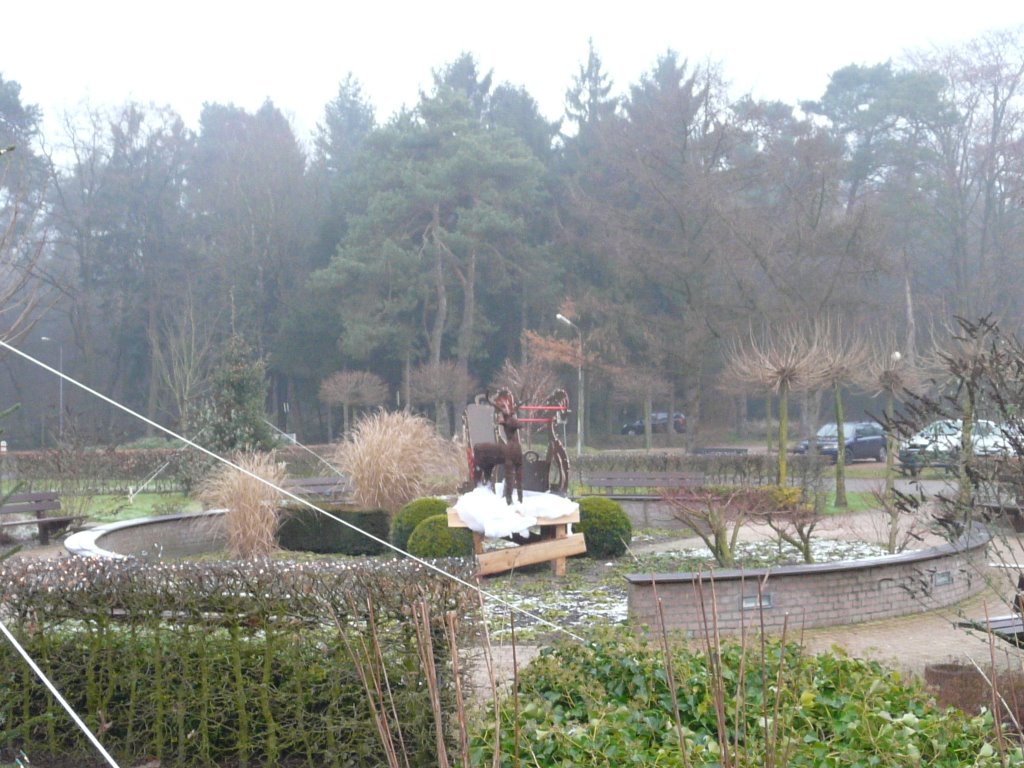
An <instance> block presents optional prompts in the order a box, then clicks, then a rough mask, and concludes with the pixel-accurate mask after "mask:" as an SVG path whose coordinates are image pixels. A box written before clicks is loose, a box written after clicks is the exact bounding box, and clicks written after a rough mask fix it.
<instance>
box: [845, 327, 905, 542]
mask: <svg viewBox="0 0 1024 768" xmlns="http://www.w3.org/2000/svg"><path fill="white" fill-rule="evenodd" d="M856 383H857V384H858V385H859V386H860V387H861V388H862V389H864V390H865V391H867V392H870V393H871V394H873V395H882V396H884V398H885V405H884V406H883V407H884V409H885V417H884V418H885V486H884V489H883V491H882V507H883V509H884V511H885V513H886V516H887V518H888V521H887V522H888V525H887V540H886V551H888V552H893V553H894V552H896V551H897V549H898V548H899V538H900V520H901V518H902V516H903V511H904V510H902V509H901V508H900V505H898V504H897V503H896V494H895V467H894V458H895V453H896V433H895V427H896V401H897V400H902V399H904V398H905V397H907V396H909V395H911V393H913V392H916V391H917V390H918V389H919V388H920V384H921V377H920V375H919V371H918V369H917V367H916V366H915V364H914V361H913V358H912V357H911V356H909V355H904V354H903V353H901V352H900V351H899V345H898V344H897V342H896V335H895V334H894V333H888V334H877V335H876V336H875V338H874V339H872V341H871V342H870V345H869V352H868V357H867V360H866V362H865V364H864V365H863V366H862V367H861V369H860V372H859V373H858V374H857V376H856Z"/></svg>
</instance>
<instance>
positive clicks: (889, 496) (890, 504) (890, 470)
mask: <svg viewBox="0 0 1024 768" xmlns="http://www.w3.org/2000/svg"><path fill="white" fill-rule="evenodd" d="M894 400H895V396H894V395H893V391H892V390H891V389H890V390H887V391H886V393H885V490H884V491H883V492H882V493H883V496H882V499H883V506H884V507H885V512H886V514H887V515H888V516H889V539H888V541H887V543H886V551H887V552H888V553H889V554H890V555H892V554H895V553H896V545H897V541H896V537H897V534H898V533H899V514H900V513H899V510H898V509H897V508H896V493H895V485H896V480H895V477H894V475H895V470H894V466H893V453H894V449H895V447H896V438H895V436H894V435H893V433H892V429H893V414H894V411H895V406H894V402H893V401H894Z"/></svg>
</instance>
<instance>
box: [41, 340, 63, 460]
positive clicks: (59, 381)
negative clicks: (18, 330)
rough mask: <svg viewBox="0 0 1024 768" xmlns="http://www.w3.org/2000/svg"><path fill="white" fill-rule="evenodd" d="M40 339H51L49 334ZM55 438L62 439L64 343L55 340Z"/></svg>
mask: <svg viewBox="0 0 1024 768" xmlns="http://www.w3.org/2000/svg"><path fill="white" fill-rule="evenodd" d="M40 341H53V339H51V338H50V337H49V336H41V337H40ZM57 372H58V373H59V374H60V375H59V376H58V377H57V409H58V410H57V439H58V440H63V439H64V345H63V344H62V343H60V342H59V341H58V342H57Z"/></svg>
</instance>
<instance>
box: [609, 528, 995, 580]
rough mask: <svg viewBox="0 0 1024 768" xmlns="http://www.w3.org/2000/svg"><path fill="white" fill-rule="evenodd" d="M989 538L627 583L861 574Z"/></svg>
mask: <svg viewBox="0 0 1024 768" xmlns="http://www.w3.org/2000/svg"><path fill="white" fill-rule="evenodd" d="M991 539H992V535H991V534H990V533H989V532H988V530H986V529H985V528H984V527H980V526H972V527H971V528H969V529H968V530H967V531H965V532H964V533H963V534H962V535H961V536H960V538H958V539H957V540H956V541H954V542H948V543H946V544H939V545H938V546H935V547H928V548H927V549H914V550H908V551H906V552H898V553H896V554H894V555H879V556H877V557H865V558H862V559H860V560H840V561H836V562H832V563H811V564H808V565H780V566H777V567H769V568H750V569H742V568H727V569H722V570H717V569H715V570H708V571H697V572H694V571H678V572H675V573H631V574H627V575H626V580H627V581H629V582H630V583H631V584H639V585H643V584H650V583H652V582H653V583H655V584H674V583H680V582H682V583H685V582H694V581H701V580H706V579H714V580H715V581H739V580H744V579H752V578H758V577H763V576H767V575H768V574H771V575H772V576H774V577H778V576H800V575H801V574H808V575H809V574H819V573H835V572H840V571H847V572H849V571H860V570H867V569H869V568H880V567H885V566H890V565H903V564H906V563H920V562H926V561H928V560H937V559H940V558H944V557H949V556H950V555H955V554H958V553H961V552H969V551H971V550H974V549H978V548H980V547H985V546H988V543H989V541H991Z"/></svg>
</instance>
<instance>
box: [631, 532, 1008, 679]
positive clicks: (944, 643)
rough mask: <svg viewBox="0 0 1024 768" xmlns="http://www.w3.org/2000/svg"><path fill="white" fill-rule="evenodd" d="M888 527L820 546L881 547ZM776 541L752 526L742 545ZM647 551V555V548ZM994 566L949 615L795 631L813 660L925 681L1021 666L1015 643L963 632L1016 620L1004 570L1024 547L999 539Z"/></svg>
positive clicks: (673, 545) (690, 542)
mask: <svg viewBox="0 0 1024 768" xmlns="http://www.w3.org/2000/svg"><path fill="white" fill-rule="evenodd" d="M884 532H885V521H884V519H883V518H882V515H881V514H880V513H878V512H861V513H851V514H848V515H841V516H837V517H835V518H833V519H831V520H830V521H828V522H827V523H826V524H825V525H824V526H823V527H822V528H819V529H817V530H816V533H817V535H818V536H819V537H820V538H830V539H840V540H852V541H880V540H882V539H883V537H884ZM920 535H921V536H922V538H921V539H920V541H918V542H917V543H915V544H914V546H913V548H915V549H916V548H922V547H929V546H934V545H936V544H941V543H943V542H944V539H943V538H942V537H941V536H939V535H938V534H936V533H933V532H922V533H921V534H920ZM771 538H774V536H773V533H772V532H771V530H770V529H768V528H767V527H765V526H757V525H749V526H746V527H745V528H744V529H743V530H742V532H741V539H744V540H756V539H771ZM702 545H703V543H702V542H701V541H700V539H696V538H692V539H680V540H674V541H670V542H662V543H659V544H655V545H651V546H650V547H648V548H647V549H648V550H650V549H679V548H687V547H699V546H702ZM641 551H643V548H641ZM989 563H990V566H989V568H988V569H987V571H986V573H984V574H981V576H982V577H983V578H985V579H986V580H987V581H988V582H989V585H990V586H989V587H988V588H987V589H986V590H985V591H984V592H982V593H981V594H979V595H977V596H975V597H973V598H971V599H969V600H966V601H964V602H962V603H959V604H957V605H954V606H950V607H949V608H944V609H941V610H936V611H927V612H922V613H919V614H914V615H911V616H902V617H899V618H895V619H886V620H883V621H874V622H866V623H861V624H848V625H840V626H834V627H821V628H816V629H808V630H804V631H801V630H800V629H799V628H794V629H793V630H792V632H793V633H794V634H793V635H791V636H792V638H793V639H794V640H799V641H802V642H803V644H804V645H805V646H806V647H807V648H808V649H809V650H811V651H812V652H815V653H818V652H824V651H828V650H831V649H832V648H833V647H838V648H842V649H843V650H845V651H846V652H847V653H849V654H850V655H852V656H857V657H862V658H869V659H874V660H877V661H880V662H883V663H885V664H886V665H888V666H890V667H892V668H894V669H898V670H900V671H902V672H906V673H911V674H917V675H921V674H923V672H924V668H925V666H927V665H929V664H933V663H944V662H950V661H953V660H959V661H968V660H969V659H973V660H974V661H976V662H977V663H978V664H980V665H981V666H983V667H985V666H988V665H990V664H991V657H992V656H993V655H994V656H995V658H996V661H997V663H998V664H999V665H1001V666H1007V665H1008V666H1013V665H1015V666H1016V667H1017V668H1020V666H1021V656H1020V654H1019V652H1018V651H1017V650H1016V649H1015V648H1013V647H1012V646H1011V645H1010V644H1009V643H1007V642H1005V641H1003V640H1000V639H998V638H990V637H989V636H987V635H986V634H985V633H983V632H978V631H974V630H967V629H963V628H961V627H957V626H956V624H957V622H959V621H962V620H966V619H971V620H974V619H981V618H984V617H985V615H986V613H987V614H988V615H989V616H1001V615H1006V614H1008V613H1010V612H1011V609H1010V605H1011V601H1012V598H1013V593H1014V586H1015V582H1016V575H1017V568H1016V567H1012V568H1007V567H1004V565H1003V564H1011V565H1012V564H1015V563H1021V564H1024V543H1022V542H1021V541H1020V540H1019V538H1018V537H1017V536H1016V535H1015V534H1013V533H1012V532H1005V533H998V534H997V535H996V537H995V538H994V540H993V543H992V545H991V548H990V557H989Z"/></svg>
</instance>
